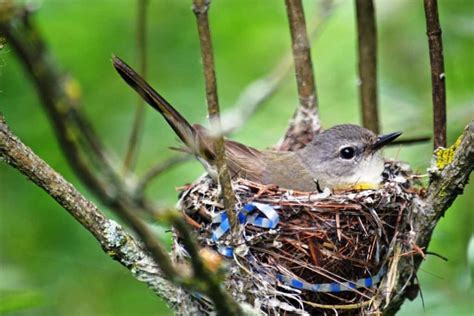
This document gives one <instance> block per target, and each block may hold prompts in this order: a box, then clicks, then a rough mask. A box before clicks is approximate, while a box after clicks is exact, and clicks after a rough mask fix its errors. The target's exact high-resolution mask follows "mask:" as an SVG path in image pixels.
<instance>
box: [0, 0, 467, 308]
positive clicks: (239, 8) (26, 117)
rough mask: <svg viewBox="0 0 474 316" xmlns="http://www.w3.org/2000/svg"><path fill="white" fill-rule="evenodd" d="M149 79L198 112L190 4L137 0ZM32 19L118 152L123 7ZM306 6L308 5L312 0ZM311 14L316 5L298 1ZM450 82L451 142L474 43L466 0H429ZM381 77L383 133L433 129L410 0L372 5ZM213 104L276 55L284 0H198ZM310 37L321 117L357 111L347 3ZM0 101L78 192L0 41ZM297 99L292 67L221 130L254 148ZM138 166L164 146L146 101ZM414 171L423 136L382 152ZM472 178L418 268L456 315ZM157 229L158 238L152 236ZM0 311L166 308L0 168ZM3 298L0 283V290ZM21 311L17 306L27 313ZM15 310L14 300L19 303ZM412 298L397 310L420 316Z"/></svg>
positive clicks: (125, 46) (157, 188) (180, 176)
mask: <svg viewBox="0 0 474 316" xmlns="http://www.w3.org/2000/svg"><path fill="white" fill-rule="evenodd" d="M149 2H150V4H149V9H148V15H149V18H150V20H149V33H148V39H149V47H148V52H149V57H150V59H149V72H148V74H149V78H150V81H151V83H152V84H153V85H154V86H155V87H156V88H157V89H158V90H159V91H160V92H161V93H162V94H163V95H164V96H165V97H167V98H168V99H169V101H170V102H172V103H173V104H175V105H176V107H177V108H178V109H179V110H180V111H182V113H183V115H184V116H185V117H187V118H189V120H190V121H191V122H203V121H204V120H205V102H204V85H203V80H202V69H201V63H200V57H199V46H198V38H197V31H196V27H195V20H194V16H193V14H192V12H191V10H190V5H191V1H174V0H160V1H158V0H153V1H149ZM40 3H41V5H40V8H39V11H38V13H37V14H36V16H35V21H37V22H38V23H39V26H40V28H41V31H42V34H43V36H44V37H45V38H46V39H47V41H48V44H49V47H50V49H51V50H52V51H53V52H54V55H55V56H56V58H57V60H58V62H59V64H60V65H61V67H62V68H63V69H64V70H67V71H68V72H70V73H71V74H72V75H73V76H74V77H75V78H76V79H77V81H78V82H79V83H80V85H81V91H82V97H81V103H82V107H83V110H84V111H85V112H86V113H87V114H88V116H89V117H90V118H91V119H92V121H93V123H94V126H95V128H96V129H97V130H98V132H99V134H100V135H102V136H103V137H104V141H105V143H106V145H107V147H108V148H112V149H114V150H115V151H116V152H117V153H118V155H119V156H120V157H123V156H124V151H125V147H126V146H125V144H126V140H127V138H128V133H129V131H130V128H131V123H132V121H133V113H134V106H135V104H136V95H135V94H134V93H133V92H132V91H131V90H130V89H128V88H127V87H126V86H125V85H124V83H123V82H122V81H121V79H120V78H118V76H117V75H116V73H115V72H114V70H113V69H112V66H111V63H110V58H111V55H112V53H114V54H117V55H118V56H120V57H122V58H124V59H125V60H126V61H128V62H130V63H131V64H132V65H136V64H137V63H136V49H135V43H136V41H135V37H134V30H135V24H134V23H135V21H134V19H135V12H136V7H135V2H133V1H92V0H75V1H58V0H44V1H41V2H40ZM317 3H319V1H318V2H317ZM0 5H1V4H0ZM305 5H306V7H305V8H306V13H307V20H308V21H309V23H311V22H310V21H312V19H313V17H314V16H315V15H316V13H317V9H318V6H317V4H316V2H314V1H306V2H305ZM439 5H440V18H441V24H442V27H443V40H444V44H445V59H446V74H447V75H446V78H447V88H448V91H447V93H448V127H449V128H448V132H449V135H448V136H449V137H448V140H449V143H450V144H452V143H453V142H454V140H455V139H456V137H457V136H458V135H459V134H460V133H461V131H462V129H463V127H464V126H465V125H466V123H467V122H468V119H472V118H473V117H474V112H473V111H474V108H473V107H472V104H473V100H474V94H473V90H472V86H473V84H474V71H473V67H472V66H473V64H472V51H473V50H474V47H473V46H474V41H473V37H474V31H473V28H472V14H469V12H473V9H474V2H472V1H469V0H455V1H448V0H441V1H440V4H439ZM376 9H377V20H378V21H377V23H378V26H379V33H378V37H379V64H380V68H379V86H380V104H381V113H382V125H383V131H385V132H389V131H393V130H403V131H405V135H407V136H410V135H420V134H429V133H430V131H431V84H430V72H429V61H428V45H427V39H426V35H425V32H426V29H425V22H424V13H423V5H422V2H421V1H409V0H404V1H390V2H389V1H377V3H376ZM211 27H212V32H213V38H214V48H215V55H216V66H217V69H216V70H217V74H218V88H219V92H220V101H221V107H222V108H223V109H227V108H230V107H231V106H232V103H233V102H234V101H235V100H236V98H237V96H238V95H239V93H240V91H241V90H242V89H243V88H244V87H245V85H246V84H247V83H248V82H250V81H252V80H254V79H256V78H258V77H259V76H262V75H264V74H266V73H268V72H269V71H270V70H271V69H272V67H273V66H274V65H275V64H276V63H277V62H278V60H279V59H280V57H281V56H283V55H284V54H286V52H287V51H288V50H289V47H290V46H289V45H290V40H289V31H288V29H287V18H286V14H285V10H284V5H283V2H282V1H251V0H245V1H244V0H241V1H235V0H234V1H214V2H213V4H212V8H211ZM321 32H322V33H321V34H320V35H319V37H318V38H317V39H316V40H315V41H314V42H313V50H312V53H313V62H314V65H315V67H314V68H315V71H316V82H317V88H318V93H319V100H320V113H321V117H322V121H323V125H324V126H325V127H329V126H332V125H334V124H337V123H344V122H353V123H358V122H359V116H358V94H357V85H356V81H357V80H356V79H357V75H356V69H357V66H356V59H355V53H356V37H355V21H354V8H353V3H352V2H351V1H345V2H342V3H341V4H339V5H338V6H337V7H336V9H335V11H334V13H333V16H332V17H331V18H330V20H329V22H328V24H327V25H326V26H325V27H324V28H323V29H322V30H321ZM0 100H1V102H0V111H2V112H3V113H4V114H5V117H6V119H7V121H8V122H9V124H10V125H11V128H12V130H13V131H14V132H15V133H17V134H18V135H19V136H20V137H21V138H22V140H23V141H24V142H25V143H26V144H28V145H29V146H31V147H32V148H33V150H35V152H36V153H37V154H39V155H40V156H41V157H43V158H44V159H45V160H46V161H47V162H48V163H49V164H50V165H52V166H53V167H54V168H55V169H56V170H58V171H60V172H61V173H63V175H64V176H65V177H66V179H68V180H70V181H72V182H73V183H74V184H75V185H76V186H78V187H79V188H80V190H81V192H83V193H85V194H86V195H87V196H89V197H91V194H89V193H88V192H87V190H86V189H85V188H84V187H83V186H82V185H81V184H80V183H79V181H78V180H77V178H76V177H75V176H74V174H73V173H72V172H71V170H70V168H69V167H68V166H67V164H66V161H65V159H64V157H63V156H62V152H61V150H60V148H59V147H58V144H57V142H56V140H55V138H54V136H53V131H52V129H51V127H50V125H49V122H48V120H47V117H46V115H45V113H44V112H43V111H42V108H41V106H40V101H39V98H38V96H37V94H36V91H35V89H34V87H33V86H32V84H31V82H30V81H29V79H28V77H27V76H26V74H25V73H24V70H23V69H22V67H21V65H20V64H19V63H18V61H17V59H16V57H15V55H14V53H13V51H12V49H11V48H10V47H9V46H8V44H7V45H6V46H5V47H4V48H3V49H2V50H0ZM296 104H297V96H296V88H295V83H294V79H293V77H289V78H288V80H287V81H286V82H285V84H284V85H283V87H282V88H281V90H280V91H279V92H278V93H277V94H276V95H275V96H274V97H273V98H271V99H270V100H269V101H267V103H266V104H265V105H264V107H263V108H262V109H261V110H260V111H259V112H258V113H257V114H256V115H255V116H254V117H253V118H252V119H251V120H250V121H249V122H248V123H247V124H246V125H245V127H244V128H243V129H242V130H240V131H239V132H238V133H236V134H235V135H234V136H233V138H234V139H236V140H239V141H242V142H245V143H247V144H249V145H253V146H256V147H259V148H263V147H266V146H270V145H272V144H274V143H275V142H277V140H278V139H279V138H280V136H281V135H282V133H283V131H284V129H285V126H286V124H287V122H288V119H289V118H290V117H291V115H292V113H293V111H294V107H295V105H296ZM146 115H147V117H146V122H145V124H146V125H145V133H144V138H143V146H142V148H141V154H140V160H139V162H138V167H137V170H138V173H139V174H142V173H143V172H144V171H145V170H147V168H149V167H150V166H151V165H152V164H154V163H156V162H157V161H160V160H164V159H165V158H167V157H169V156H170V155H172V152H171V151H169V150H168V149H167V147H168V146H172V145H176V141H175V136H174V135H173V133H172V132H171V130H170V129H169V128H168V126H167V125H166V124H165V122H164V121H163V120H162V119H161V118H160V117H159V116H158V115H157V114H156V113H153V111H151V110H150V109H147V112H146ZM386 155H387V156H390V157H397V158H399V159H402V160H406V161H409V162H410V163H411V164H412V166H414V168H415V169H416V170H419V171H420V172H422V173H423V172H424V170H425V168H426V167H428V166H429V163H430V159H431V156H432V151H431V145H430V144H426V145H419V146H412V147H403V148H397V149H391V150H387V153H386ZM202 172H203V170H202V169H201V167H200V166H199V165H198V164H197V163H195V162H189V163H186V164H184V165H182V166H181V167H179V168H176V169H174V170H172V171H170V172H167V173H166V174H164V175H163V176H161V177H160V178H159V179H157V180H156V181H154V182H153V184H152V186H151V187H150V188H149V190H148V191H147V195H148V196H149V197H151V198H153V199H155V200H159V201H162V202H163V203H166V204H169V205H173V203H175V201H176V198H177V194H176V191H175V189H174V188H175V187H177V186H180V185H182V184H184V183H186V182H191V181H193V179H195V178H196V177H197V176H198V175H199V174H201V173H202ZM473 197H474V189H473V186H472V185H469V186H468V187H467V188H466V192H465V194H464V196H462V197H460V198H459V199H458V200H457V201H456V203H455V204H454V205H453V207H452V208H451V209H450V210H449V211H448V212H447V213H446V216H445V218H443V219H442V220H441V223H440V225H439V226H438V227H437V229H436V231H435V234H434V236H433V240H432V243H431V245H430V251H433V252H436V253H439V254H441V255H443V256H446V257H448V259H449V261H448V262H445V261H442V260H440V259H439V258H437V257H434V256H428V259H427V260H426V261H427V262H426V263H424V264H423V265H422V268H421V269H420V272H419V278H420V283H421V287H422V290H423V292H424V297H425V299H426V301H425V305H426V312H427V313H426V314H429V315H438V314H439V315H445V314H448V313H449V314H462V313H465V314H467V313H468V312H470V309H469V307H470V305H471V306H472V303H471V302H472V298H473V291H474V290H473V283H472V277H473V275H474V274H473V270H474V266H473V263H472V259H471V263H470V266H469V265H468V254H467V247H468V242H469V240H470V238H472V235H473V229H472V228H473V221H474V218H473V213H472V205H473V204H474V198H473ZM162 235H163V236H169V234H168V235H166V233H163V234H162ZM0 289H1V290H2V291H15V292H14V293H18V294H15V295H14V296H11V297H10V299H8V300H7V299H6V298H5V297H6V296H5V295H2V296H0V312H5V311H7V310H12V309H14V310H17V312H16V313H15V314H16V315H30V314H31V315H39V314H41V315H66V314H67V315H164V314H170V312H169V311H167V309H166V308H165V306H164V304H163V303H161V302H160V300H158V299H156V297H155V296H154V295H153V293H151V291H149V290H148V289H147V288H146V286H145V285H144V284H140V283H138V282H137V281H136V280H134V279H133V278H132V277H131V276H130V274H129V272H128V271H127V270H126V269H124V268H123V267H121V266H120V265H118V264H117V263H115V262H113V261H112V260H110V258H109V257H108V256H106V255H104V254H103V252H102V250H101V249H100V246H99V245H98V244H97V243H96V242H95V240H94V239H93V238H92V237H91V236H90V235H89V234H88V233H87V232H86V231H85V230H84V229H83V228H82V227H80V226H79V225H78V224H77V223H76V222H75V221H74V220H72V218H71V217H70V216H69V215H68V214H67V213H66V212H64V211H63V210H62V209H61V208H60V207H59V206H58V205H56V204H55V203H54V202H53V201H52V200H51V199H50V198H49V197H48V196H47V195H46V194H45V193H44V192H42V191H41V190H40V189H38V188H36V187H35V186H34V185H33V184H31V183H29V182H28V181H25V179H24V178H23V177H22V176H21V175H19V174H18V172H16V171H14V170H12V169H10V168H8V167H7V166H6V165H5V164H0ZM2 293H4V292H2ZM24 308H29V309H28V310H25V309H24ZM20 309H21V310H20ZM421 311H422V306H421V303H420V301H419V299H417V300H416V301H415V302H413V303H406V304H405V305H404V306H403V309H402V312H401V314H402V315H412V314H415V313H416V314H417V313H420V312H421Z"/></svg>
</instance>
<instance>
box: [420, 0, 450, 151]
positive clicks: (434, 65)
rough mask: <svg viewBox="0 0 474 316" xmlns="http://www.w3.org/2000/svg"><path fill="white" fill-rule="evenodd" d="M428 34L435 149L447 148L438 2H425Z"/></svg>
mask: <svg viewBox="0 0 474 316" xmlns="http://www.w3.org/2000/svg"><path fill="white" fill-rule="evenodd" d="M424 6H425V16H426V34H427V36H428V45H429V49H430V65H431V85H432V97H433V133H434V143H433V146H434V148H435V149H436V148H438V147H446V82H445V79H446V75H445V73H444V58H443V40H442V38H441V26H440V23H439V18H438V2H437V0H424Z"/></svg>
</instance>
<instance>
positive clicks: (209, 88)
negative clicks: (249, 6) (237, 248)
mask: <svg viewBox="0 0 474 316" xmlns="http://www.w3.org/2000/svg"><path fill="white" fill-rule="evenodd" d="M209 5H210V1H209V0H193V11H194V14H195V15H196V20H197V27H198V33H199V41H200V43H201V56H202V62H203V67H204V79H205V84H206V99H207V109H208V113H209V120H210V123H211V129H212V130H213V131H218V133H219V134H221V133H220V131H221V130H222V127H221V122H220V116H219V102H218V98H217V81H216V73H215V70H214V54H213V50H212V40H211V31H210V28H209V20H208V10H209ZM214 148H215V152H216V165H217V170H218V173H219V183H220V185H221V187H222V196H223V199H224V207H225V209H226V210H227V212H228V216H229V221H230V223H231V227H232V233H233V234H234V236H237V230H238V225H237V224H238V221H237V214H236V212H235V209H234V208H235V196H234V190H233V189H232V182H231V178H230V174H229V171H228V169H227V164H226V161H225V147H224V137H223V136H222V135H218V136H216V137H214Z"/></svg>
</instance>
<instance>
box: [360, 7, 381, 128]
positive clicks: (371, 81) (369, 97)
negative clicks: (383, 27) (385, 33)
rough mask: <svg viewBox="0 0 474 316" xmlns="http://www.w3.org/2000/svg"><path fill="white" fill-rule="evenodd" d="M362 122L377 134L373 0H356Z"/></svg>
mask: <svg viewBox="0 0 474 316" xmlns="http://www.w3.org/2000/svg"><path fill="white" fill-rule="evenodd" d="M355 3H356V15H357V19H356V20H357V34H358V36H357V39H358V44H359V81H360V91H359V94H360V107H361V112H362V124H363V126H364V127H365V128H368V129H370V130H372V131H373V132H374V133H376V134H378V133H379V132H380V124H379V117H378V102H377V25H376V23H375V8H374V3H373V0H356V1H355Z"/></svg>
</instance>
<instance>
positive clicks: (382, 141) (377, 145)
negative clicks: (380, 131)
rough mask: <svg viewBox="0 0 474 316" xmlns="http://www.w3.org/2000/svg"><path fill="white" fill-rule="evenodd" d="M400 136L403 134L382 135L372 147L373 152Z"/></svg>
mask: <svg viewBox="0 0 474 316" xmlns="http://www.w3.org/2000/svg"><path fill="white" fill-rule="evenodd" d="M400 135H402V132H394V133H390V134H385V135H380V136H379V137H377V140H376V141H375V143H374V144H373V145H372V150H373V151H376V150H379V149H380V148H382V147H383V146H385V145H387V144H388V143H390V142H392V141H393V140H395V138H397V137H398V136H400Z"/></svg>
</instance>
